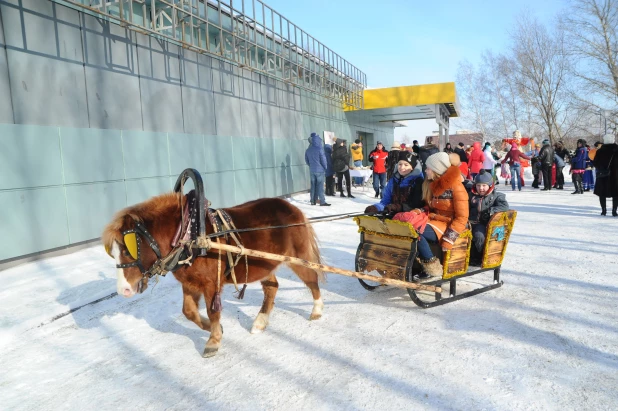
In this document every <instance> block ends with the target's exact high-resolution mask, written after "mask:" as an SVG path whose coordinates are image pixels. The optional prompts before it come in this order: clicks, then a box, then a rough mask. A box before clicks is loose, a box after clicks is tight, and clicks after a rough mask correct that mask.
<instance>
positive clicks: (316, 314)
mask: <svg viewBox="0 0 618 411" xmlns="http://www.w3.org/2000/svg"><path fill="white" fill-rule="evenodd" d="M289 267H290V269H291V270H292V271H294V272H295V273H296V275H297V276H298V277H299V278H300V279H301V280H303V282H304V283H305V285H306V286H307V287H309V290H311V295H312V296H313V310H312V311H311V315H310V316H309V319H310V320H317V319H319V318H321V317H322V309H323V308H324V301H322V295H321V294H320V287H319V285H318V279H319V277H318V273H316V272H315V270H313V269H311V268H308V267H304V266H302V265H292V264H289Z"/></svg>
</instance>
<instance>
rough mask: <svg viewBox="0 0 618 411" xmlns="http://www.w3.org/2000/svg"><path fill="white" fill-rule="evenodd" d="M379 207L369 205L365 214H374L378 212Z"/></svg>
mask: <svg viewBox="0 0 618 411" xmlns="http://www.w3.org/2000/svg"><path fill="white" fill-rule="evenodd" d="M378 212H379V211H378V207H376V206H373V205H372V206H369V207H367V208H366V209H365V214H369V215H373V214H378Z"/></svg>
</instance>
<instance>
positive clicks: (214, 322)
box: [202, 287, 223, 358]
mask: <svg viewBox="0 0 618 411" xmlns="http://www.w3.org/2000/svg"><path fill="white" fill-rule="evenodd" d="M214 296H215V288H214V287H212V289H211V288H208V289H207V290H206V292H205V293H204V297H205V298H206V310H207V312H208V318H209V319H210V338H209V339H208V341H207V342H206V348H204V353H203V354H202V357H204V358H208V357H212V356H213V355H215V354H216V353H217V351H219V347H220V346H221V338H222V337H223V328H221V322H220V321H221V313H220V312H214V311H212V309H211V307H212V300H213V298H214Z"/></svg>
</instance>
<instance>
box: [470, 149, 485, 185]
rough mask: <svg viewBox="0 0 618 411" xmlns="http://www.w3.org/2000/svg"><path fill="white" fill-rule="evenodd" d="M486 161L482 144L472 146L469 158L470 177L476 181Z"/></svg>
mask: <svg viewBox="0 0 618 411" xmlns="http://www.w3.org/2000/svg"><path fill="white" fill-rule="evenodd" d="M484 161H485V154H483V150H481V143H480V142H478V141H475V142H474V144H473V145H472V152H471V153H470V155H469V156H468V164H469V166H470V177H472V180H474V177H476V175H477V174H478V173H479V172H480V171H481V169H482V168H483V162H484Z"/></svg>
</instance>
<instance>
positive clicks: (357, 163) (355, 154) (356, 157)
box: [350, 138, 363, 186]
mask: <svg viewBox="0 0 618 411" xmlns="http://www.w3.org/2000/svg"><path fill="white" fill-rule="evenodd" d="M350 152H351V153H352V163H353V164H354V167H362V166H363V143H362V142H361V141H360V139H358V138H357V139H356V140H354V144H352V146H351V147H350ZM352 182H353V183H354V185H359V186H360V185H363V177H353V178H352Z"/></svg>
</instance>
